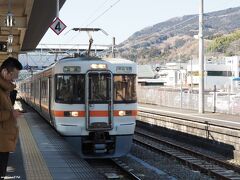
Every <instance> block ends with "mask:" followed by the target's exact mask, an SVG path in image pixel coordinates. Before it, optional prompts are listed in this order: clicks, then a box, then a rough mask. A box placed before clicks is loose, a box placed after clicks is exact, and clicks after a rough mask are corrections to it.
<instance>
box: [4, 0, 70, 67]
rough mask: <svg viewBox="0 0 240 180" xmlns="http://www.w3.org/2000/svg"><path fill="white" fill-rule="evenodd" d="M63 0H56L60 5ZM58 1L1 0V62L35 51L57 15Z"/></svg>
mask: <svg viewBox="0 0 240 180" xmlns="http://www.w3.org/2000/svg"><path fill="white" fill-rule="evenodd" d="M65 1H66V0H59V2H60V5H59V7H60V8H61V7H62V6H63V4H64V3H65ZM56 3H57V0H0V63H1V62H2V61H3V60H4V59H6V58H7V57H8V56H14V57H17V56H18V54H19V53H20V52H24V51H29V50H34V49H35V48H36V46H37V45H38V43H39V42H40V40H41V39H42V37H43V36H44V34H45V33H46V31H47V30H48V28H49V25H50V24H51V22H52V21H53V20H54V18H55V15H56Z"/></svg>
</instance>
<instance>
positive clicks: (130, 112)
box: [118, 110, 132, 116]
mask: <svg viewBox="0 0 240 180" xmlns="http://www.w3.org/2000/svg"><path fill="white" fill-rule="evenodd" d="M118 115H119V116H131V115H132V111H123V110H121V111H118Z"/></svg>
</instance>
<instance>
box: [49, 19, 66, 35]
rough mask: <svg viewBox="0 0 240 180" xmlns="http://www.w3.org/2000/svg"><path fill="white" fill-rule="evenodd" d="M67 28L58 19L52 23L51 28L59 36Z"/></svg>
mask: <svg viewBox="0 0 240 180" xmlns="http://www.w3.org/2000/svg"><path fill="white" fill-rule="evenodd" d="M66 27H67V26H66V25H65V24H64V23H63V22H62V21H61V20H60V19H59V18H58V17H56V19H55V20H54V21H53V22H52V24H51V25H50V28H51V29H52V30H53V31H54V32H55V33H56V34H57V35H59V34H60V33H61V32H62V31H63V30H64V29H65V28H66Z"/></svg>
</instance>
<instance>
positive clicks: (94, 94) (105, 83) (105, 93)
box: [89, 73, 110, 102]
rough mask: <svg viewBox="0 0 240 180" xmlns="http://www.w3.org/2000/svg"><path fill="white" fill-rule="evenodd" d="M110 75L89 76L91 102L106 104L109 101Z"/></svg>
mask: <svg viewBox="0 0 240 180" xmlns="http://www.w3.org/2000/svg"><path fill="white" fill-rule="evenodd" d="M109 92H110V74H104V73H101V74H99V73H98V74H97V73H96V74H95V73H92V74H90V75H89V101H90V102H104V101H107V100H109V99H110V98H109V95H110V93H109Z"/></svg>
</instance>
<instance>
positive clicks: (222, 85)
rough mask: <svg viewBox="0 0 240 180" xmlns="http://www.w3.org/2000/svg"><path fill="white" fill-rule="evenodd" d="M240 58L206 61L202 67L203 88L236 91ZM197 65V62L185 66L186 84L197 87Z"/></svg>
mask: <svg viewBox="0 0 240 180" xmlns="http://www.w3.org/2000/svg"><path fill="white" fill-rule="evenodd" d="M239 65H240V57H239V56H233V57H226V58H225V59H224V60H223V61H222V60H218V61H214V62H213V61H207V62H206V63H205V65H204V71H205V73H204V86H205V87H204V88H205V89H213V88H214V85H216V87H217V89H226V90H227V89H229V88H231V90H232V91H233V90H237V89H238V88H239V87H240V86H239V84H238V82H239V81H237V78H239V71H240V70H239ZM198 71H199V65H198V62H197V61H192V62H191V61H190V62H189V63H188V65H187V84H188V85H189V86H191V85H192V86H193V87H196V86H197V87H198V84H199V73H198Z"/></svg>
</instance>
